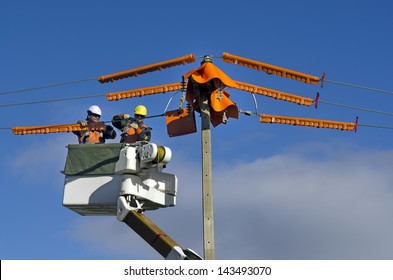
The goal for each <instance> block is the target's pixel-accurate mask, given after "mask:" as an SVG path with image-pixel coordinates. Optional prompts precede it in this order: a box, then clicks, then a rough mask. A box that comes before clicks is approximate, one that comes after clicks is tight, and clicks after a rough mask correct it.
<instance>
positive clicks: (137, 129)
mask: <svg viewBox="0 0 393 280" xmlns="http://www.w3.org/2000/svg"><path fill="white" fill-rule="evenodd" d="M146 116H147V109H146V107H145V106H143V105H138V106H136V107H135V110H134V117H131V116H130V115H129V114H119V115H114V116H113V117H112V124H113V126H114V127H116V128H117V129H119V130H121V131H122V132H123V133H122V134H121V138H120V143H135V142H138V141H150V138H151V130H152V128H150V127H148V126H147V125H145V124H144V123H143V121H144V120H145V118H146Z"/></svg>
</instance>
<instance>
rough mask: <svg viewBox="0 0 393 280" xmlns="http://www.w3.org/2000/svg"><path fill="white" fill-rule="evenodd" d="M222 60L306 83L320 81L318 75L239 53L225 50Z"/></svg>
mask: <svg viewBox="0 0 393 280" xmlns="http://www.w3.org/2000/svg"><path fill="white" fill-rule="evenodd" d="M222 60H223V61H224V62H228V63H234V64H239V65H242V66H245V67H249V68H252V69H255V70H258V71H263V72H266V73H268V74H274V75H277V76H281V77H283V78H289V79H294V80H297V81H300V82H303V83H306V84H313V85H315V84H317V83H318V82H319V80H320V79H319V78H318V77H316V76H311V75H308V74H305V73H301V72H297V71H294V70H290V69H286V68H282V67H279V66H275V65H271V64H267V63H264V62H259V61H256V60H251V59H248V58H244V57H240V56H237V55H233V54H229V53H226V52H224V54H223V55H222Z"/></svg>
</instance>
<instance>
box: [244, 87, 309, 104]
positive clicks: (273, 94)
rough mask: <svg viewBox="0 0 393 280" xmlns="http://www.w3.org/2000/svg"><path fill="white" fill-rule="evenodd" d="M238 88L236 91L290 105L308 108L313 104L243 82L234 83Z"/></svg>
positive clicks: (296, 97) (303, 98)
mask: <svg viewBox="0 0 393 280" xmlns="http://www.w3.org/2000/svg"><path fill="white" fill-rule="evenodd" d="M236 83H237V85H238V87H236V88H237V89H240V90H244V91H248V92H251V93H256V94H261V95H264V96H267V97H272V98H275V99H279V100H284V101H288V102H292V103H296V104H299V105H305V106H310V105H312V104H313V102H314V100H313V99H311V98H307V97H303V96H299V95H295V94H291V93H286V92H282V91H278V90H274V89H269V88H264V87H260V86H256V85H252V84H247V83H243V82H239V81H236Z"/></svg>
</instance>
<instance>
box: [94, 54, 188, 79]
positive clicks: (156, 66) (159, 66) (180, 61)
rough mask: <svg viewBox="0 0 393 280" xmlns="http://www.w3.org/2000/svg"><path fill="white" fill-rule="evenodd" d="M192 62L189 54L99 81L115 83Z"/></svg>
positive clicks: (103, 77)
mask: <svg viewBox="0 0 393 280" xmlns="http://www.w3.org/2000/svg"><path fill="white" fill-rule="evenodd" d="M192 62H195V57H194V55H193V54H189V55H186V56H182V57H178V58H174V59H170V60H166V61H162V62H158V63H153V64H149V65H145V66H142V67H138V68H133V69H129V70H125V71H122V72H117V73H113V74H108V75H104V76H100V77H98V81H99V82H100V83H107V82H114V81H117V80H120V79H124V78H129V77H136V76H138V75H140V74H145V73H148V72H153V71H157V70H162V69H165V68H169V67H173V66H176V65H182V64H186V63H192Z"/></svg>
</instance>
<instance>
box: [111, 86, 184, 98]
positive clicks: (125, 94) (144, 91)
mask: <svg viewBox="0 0 393 280" xmlns="http://www.w3.org/2000/svg"><path fill="white" fill-rule="evenodd" d="M181 89H182V84H181V83H180V82H179V83H173V84H164V85H159V86H153V87H146V88H138V89H131V90H125V91H118V92H112V93H108V94H106V99H108V100H109V101H114V100H120V99H125V98H133V97H141V96H145V95H152V94H158V93H165V92H170V91H176V90H181Z"/></svg>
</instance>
